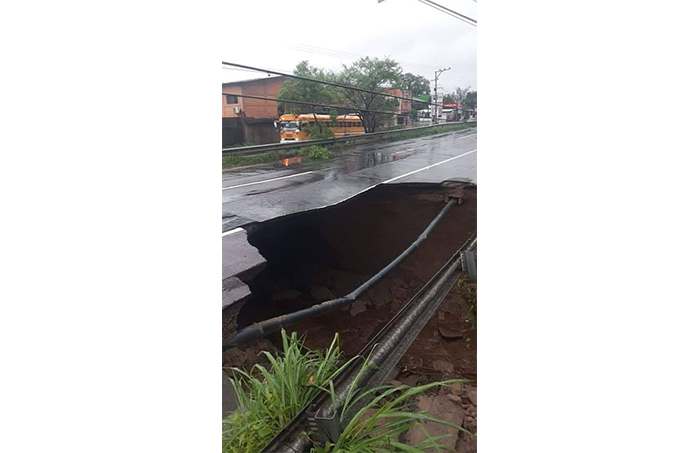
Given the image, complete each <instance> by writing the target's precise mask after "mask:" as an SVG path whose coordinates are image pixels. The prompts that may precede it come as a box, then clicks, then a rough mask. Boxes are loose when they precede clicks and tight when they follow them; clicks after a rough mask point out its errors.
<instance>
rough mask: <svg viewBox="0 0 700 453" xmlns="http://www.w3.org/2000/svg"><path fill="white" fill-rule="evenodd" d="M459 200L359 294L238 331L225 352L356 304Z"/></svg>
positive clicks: (437, 217) (451, 201) (426, 235)
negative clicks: (304, 321) (301, 322)
mask: <svg viewBox="0 0 700 453" xmlns="http://www.w3.org/2000/svg"><path fill="white" fill-rule="evenodd" d="M457 201H458V200H457V199H455V198H450V200H449V201H448V202H447V204H446V205H445V207H444V208H442V210H441V211H440V213H439V214H438V215H437V216H435V218H434V219H433V221H432V222H430V224H429V225H428V226H427V227H426V229H425V230H423V232H422V233H421V235H420V236H418V239H416V240H415V241H414V242H413V244H411V245H410V246H409V247H408V248H407V249H406V250H404V251H403V253H401V254H400V255H399V256H397V257H396V258H394V260H393V261H392V262H391V263H389V264H387V265H386V266H385V267H384V269H382V270H380V271H379V272H377V273H376V274H375V275H374V276H373V277H372V278H370V279H369V280H367V281H366V282H364V283H363V284H362V285H360V286H359V287H358V288H357V289H355V291H353V292H351V293H350V294H347V295H345V296H343V297H340V298H338V299H333V300H328V301H326V302H322V303H320V304H318V305H314V306H312V307H309V308H304V309H303V310H298V311H295V312H292V313H288V314H286V315H281V316H277V317H275V318H270V319H267V320H265V321H262V322H258V323H255V324H253V325H250V326H248V327H246V328H244V329H243V330H241V331H240V332H238V334H236V336H234V337H233V338H232V339H231V340H229V341H227V342H224V344H223V350H224V352H225V351H227V350H228V349H231V348H232V347H233V346H235V345H237V344H240V343H245V342H247V341H251V340H255V339H257V338H262V337H265V336H267V335H269V334H271V333H274V332H277V331H279V330H281V329H282V328H283V327H285V326H288V325H290V324H295V323H297V322H300V321H303V320H305V319H308V318H313V317H316V316H319V315H322V314H325V313H328V312H330V311H333V310H336V309H338V308H340V307H342V306H344V305H347V304H350V303H352V302H354V301H355V300H356V299H357V298H358V297H359V296H360V295H362V294H363V293H364V292H366V291H367V290H368V289H370V288H371V287H372V286H373V285H374V284H375V283H377V282H378V281H379V280H381V279H382V278H383V277H384V276H385V275H386V274H388V273H389V272H390V271H391V270H392V269H394V268H395V267H396V266H398V265H399V263H401V261H403V260H404V259H405V258H406V257H407V256H408V255H410V254H411V252H413V251H414V250H415V249H417V248H418V246H419V245H420V244H421V243H422V242H423V241H425V240H426V239H427V238H428V235H429V234H430V232H431V231H433V229H434V228H435V226H437V224H438V223H439V222H440V220H442V218H443V217H445V215H446V214H447V212H448V211H449V210H450V209H451V208H452V206H454V205H455V204H457Z"/></svg>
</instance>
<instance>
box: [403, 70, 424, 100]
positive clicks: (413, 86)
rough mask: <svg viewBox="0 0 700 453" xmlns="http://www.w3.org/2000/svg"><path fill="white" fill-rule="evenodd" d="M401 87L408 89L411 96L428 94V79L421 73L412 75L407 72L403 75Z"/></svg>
mask: <svg viewBox="0 0 700 453" xmlns="http://www.w3.org/2000/svg"><path fill="white" fill-rule="evenodd" d="M403 89H404V90H408V91H410V92H411V94H413V96H420V95H422V94H430V80H428V79H426V78H425V77H423V76H422V75H413V74H411V73H410V72H407V73H406V74H404V75H403Z"/></svg>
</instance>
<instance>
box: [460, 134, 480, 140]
mask: <svg viewBox="0 0 700 453" xmlns="http://www.w3.org/2000/svg"><path fill="white" fill-rule="evenodd" d="M475 135H476V134H471V135H465V136H464V137H459V138H458V139H457V140H462V139H463V138H469V137H473V136H475Z"/></svg>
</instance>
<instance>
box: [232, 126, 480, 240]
mask: <svg viewBox="0 0 700 453" xmlns="http://www.w3.org/2000/svg"><path fill="white" fill-rule="evenodd" d="M474 135H476V134H474ZM475 152H476V149H473V150H471V151H467V152H466V153H462V154H460V155H458V156H454V157H450V158H449V159H445V160H442V161H440V162H437V163H435V164H432V165H428V166H427V167H423V168H419V169H418V170H413V171H409V172H408V173H405V174H403V175H401V176H395V177H393V178H391V179H387V180H386V181H383V182H378V183H377V184H374V185H371V186H369V187H367V188H366V189H362V190H360V191H359V192H357V193H355V194H353V195H350V196H349V197H347V198H343V199H342V200H340V201H338V202H335V203H331V204H327V205H325V206H319V207H318V208H313V209H311V210H316V209H323V208H327V207H328V206H333V205H337V204H340V203H342V202H344V201H347V200H349V199H351V198H353V197H356V196H358V195H360V194H361V193H364V192H367V191H368V190H370V189H374V188H375V187H377V186H378V185H380V184H388V183H391V182H394V181H398V180H399V179H402V178H406V177H408V176H411V175H415V174H416V173H420V172H422V171H425V170H429V169H431V168H433V167H437V166H438V165H442V164H445V163H447V162H451V161H453V160H455V159H459V158H460V157H464V156H468V155H469V154H473V153H475ZM307 173H311V172H310V171H309V172H307ZM301 174H303V173H298V174H297V175H291V176H298V175H301ZM291 176H283V178H290V177H291ZM275 179H281V178H275ZM269 181H274V180H273V179H270V180H269ZM241 231H245V230H244V229H243V228H240V227H239V228H235V229H233V230H230V231H227V232H225V233H223V234H222V235H221V237H224V236H228V235H230V234H234V233H238V232H241Z"/></svg>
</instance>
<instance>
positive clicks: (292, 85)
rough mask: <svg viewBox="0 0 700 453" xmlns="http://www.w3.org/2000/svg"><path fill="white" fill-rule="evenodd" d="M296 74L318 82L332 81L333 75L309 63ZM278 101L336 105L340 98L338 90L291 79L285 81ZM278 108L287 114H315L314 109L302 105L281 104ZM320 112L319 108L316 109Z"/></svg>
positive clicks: (297, 70) (305, 62)
mask: <svg viewBox="0 0 700 453" xmlns="http://www.w3.org/2000/svg"><path fill="white" fill-rule="evenodd" d="M294 74H295V75H298V76H301V77H308V78H311V79H316V80H329V81H330V80H332V79H333V73H332V72H326V71H324V70H323V69H320V68H316V67H314V66H311V65H310V64H309V62H308V61H302V62H301V63H299V64H298V65H297V67H296V68H295V69H294ZM277 99H289V100H290V101H301V102H315V103H318V104H335V103H337V102H338V101H339V99H340V97H339V95H338V93H337V90H335V89H331V88H330V87H327V86H325V85H323V84H320V83H316V82H307V81H305V80H298V79H291V80H285V82H284V85H283V86H282V89H281V90H280V91H279V93H277ZM278 106H279V107H280V108H281V109H283V110H284V111H285V112H286V113H294V114H299V113H307V112H310V111H311V112H313V111H314V108H313V107H311V106H305V105H300V104H291V103H288V102H279V103H278ZM316 110H318V108H316Z"/></svg>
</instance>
